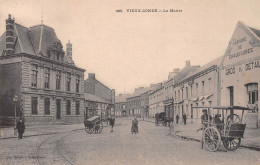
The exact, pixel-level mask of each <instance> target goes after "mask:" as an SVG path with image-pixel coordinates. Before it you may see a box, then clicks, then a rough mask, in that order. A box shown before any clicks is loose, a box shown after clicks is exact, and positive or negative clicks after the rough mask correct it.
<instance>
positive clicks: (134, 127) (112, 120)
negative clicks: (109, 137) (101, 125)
mask: <svg viewBox="0 0 260 165" xmlns="http://www.w3.org/2000/svg"><path fill="white" fill-rule="evenodd" d="M109 125H110V126H111V132H113V128H114V125H115V118H114V117H111V118H110V119H109ZM131 132H132V134H133V133H135V134H136V133H138V120H137V118H136V116H134V120H133V121H132V127H131Z"/></svg>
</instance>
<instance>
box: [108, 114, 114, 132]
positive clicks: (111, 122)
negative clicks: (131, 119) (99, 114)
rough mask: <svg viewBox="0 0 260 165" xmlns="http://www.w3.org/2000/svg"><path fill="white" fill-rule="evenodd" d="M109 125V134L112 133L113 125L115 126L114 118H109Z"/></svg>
mask: <svg viewBox="0 0 260 165" xmlns="http://www.w3.org/2000/svg"><path fill="white" fill-rule="evenodd" d="M109 124H110V125H111V132H113V127H114V125H115V118H114V117H111V118H110V120H109Z"/></svg>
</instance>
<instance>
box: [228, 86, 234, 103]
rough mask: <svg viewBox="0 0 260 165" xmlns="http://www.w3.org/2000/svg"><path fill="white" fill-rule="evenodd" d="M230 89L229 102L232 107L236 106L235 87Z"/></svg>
mask: <svg viewBox="0 0 260 165" xmlns="http://www.w3.org/2000/svg"><path fill="white" fill-rule="evenodd" d="M228 89H229V100H230V106H233V105H234V87H233V86H230V87H228Z"/></svg>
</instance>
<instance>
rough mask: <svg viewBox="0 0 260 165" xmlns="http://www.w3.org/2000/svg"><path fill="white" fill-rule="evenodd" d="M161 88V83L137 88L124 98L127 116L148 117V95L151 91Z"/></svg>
mask: <svg viewBox="0 0 260 165" xmlns="http://www.w3.org/2000/svg"><path fill="white" fill-rule="evenodd" d="M158 88H161V83H159V84H151V85H150V87H146V88H145V87H139V88H136V89H135V92H134V93H133V94H131V95H130V96H129V97H127V98H126V109H127V114H128V115H130V116H134V115H135V116H139V117H148V114H149V95H150V93H151V92H152V91H154V90H156V89H158Z"/></svg>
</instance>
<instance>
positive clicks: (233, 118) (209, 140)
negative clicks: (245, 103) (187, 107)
mask: <svg viewBox="0 0 260 165" xmlns="http://www.w3.org/2000/svg"><path fill="white" fill-rule="evenodd" d="M196 108H200V109H203V110H207V113H208V119H209V120H208V121H206V122H203V123H202V126H204V127H203V133H202V140H201V146H202V148H203V146H205V147H206V149H207V150H209V151H216V150H218V148H219V147H220V145H221V143H222V144H223V146H224V147H225V148H226V149H228V150H231V151H232V150H236V149H237V148H238V147H239V146H240V143H241V138H243V136H244V132H245V128H246V124H243V123H242V119H243V115H244V111H245V110H249V111H252V110H251V109H249V108H246V107H241V106H227V107H224V106H219V107H192V109H196ZM214 110H217V113H216V114H218V115H216V116H217V117H220V116H221V115H222V120H220V119H217V118H212V117H211V114H213V111H214ZM238 110H240V111H242V112H241V113H240V114H234V111H238ZM211 111H212V113H211ZM225 116H227V117H226V118H225ZM216 120H218V121H219V122H216Z"/></svg>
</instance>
